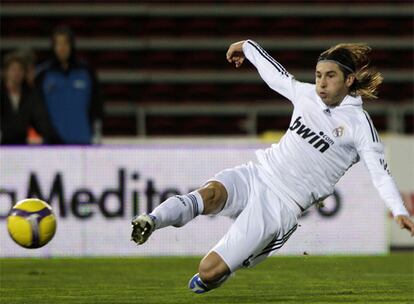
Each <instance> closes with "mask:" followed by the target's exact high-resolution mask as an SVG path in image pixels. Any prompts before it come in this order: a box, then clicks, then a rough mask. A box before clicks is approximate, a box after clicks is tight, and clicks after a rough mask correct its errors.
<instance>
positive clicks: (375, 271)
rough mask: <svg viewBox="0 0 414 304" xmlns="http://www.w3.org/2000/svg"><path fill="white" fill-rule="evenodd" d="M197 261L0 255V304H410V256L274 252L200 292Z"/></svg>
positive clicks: (413, 261) (413, 294)
mask: <svg viewBox="0 0 414 304" xmlns="http://www.w3.org/2000/svg"><path fill="white" fill-rule="evenodd" d="M198 262H199V258H194V257H191V258H186V257H158V258H51V259H0V267H1V268H0V276H1V280H0V303H7V304H14V303H19V304H21V303H27V304H37V303H39V304H40V303H42V304H48V303H53V304H61V303H77V304H79V303H88V304H90V303H99V304H102V303H108V304H109V303H110V304H118V303H120V304H122V303H125V304H126V303H134V304H147V303H154V304H155V303H156V304H161V303H217V304H219V303H238V304H242V303H255V304H258V303H325V304H326V303H414V255H413V253H412V252H411V253H396V254H391V255H389V256H354V257H350V256H332V257H318V256H301V257H282V256H278V257H274V258H269V259H267V260H266V261H265V262H263V263H261V264H259V265H257V266H256V267H254V268H252V269H247V270H240V271H238V272H237V273H236V275H235V276H234V277H232V278H231V279H230V280H229V281H228V282H226V283H225V284H224V285H223V286H222V287H221V288H219V289H216V290H214V291H211V292H209V293H207V294H204V295H196V294H193V293H191V292H190V291H189V290H188V289H187V281H188V279H189V278H190V277H191V276H192V275H193V274H194V273H195V271H196V269H197V265H198Z"/></svg>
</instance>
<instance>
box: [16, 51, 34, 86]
mask: <svg viewBox="0 0 414 304" xmlns="http://www.w3.org/2000/svg"><path fill="white" fill-rule="evenodd" d="M18 54H19V55H20V56H21V57H23V58H24V60H25V61H26V83H27V84H28V85H29V87H30V88H34V86H35V78H36V61H37V56H36V53H35V52H34V51H33V50H31V49H22V50H19V51H18Z"/></svg>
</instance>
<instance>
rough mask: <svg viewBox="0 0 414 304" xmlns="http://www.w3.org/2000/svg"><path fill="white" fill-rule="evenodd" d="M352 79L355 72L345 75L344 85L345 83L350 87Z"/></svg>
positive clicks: (353, 79)
mask: <svg viewBox="0 0 414 304" xmlns="http://www.w3.org/2000/svg"><path fill="white" fill-rule="evenodd" d="M354 81H355V74H349V75H348V76H347V77H346V80H345V85H346V86H347V87H348V88H350V87H351V86H352V84H353V83H354Z"/></svg>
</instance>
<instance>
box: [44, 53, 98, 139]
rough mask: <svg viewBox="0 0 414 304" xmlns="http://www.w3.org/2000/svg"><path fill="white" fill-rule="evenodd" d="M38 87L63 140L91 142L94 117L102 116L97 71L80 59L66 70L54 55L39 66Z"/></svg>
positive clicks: (95, 118) (53, 123) (57, 131)
mask: <svg viewBox="0 0 414 304" xmlns="http://www.w3.org/2000/svg"><path fill="white" fill-rule="evenodd" d="M37 87H38V90H40V94H41V96H42V97H43V99H44V102H45V104H46V106H47V109H48V111H49V114H50V119H51V123H52V125H53V126H54V128H55V130H56V133H57V134H58V135H59V137H60V139H61V141H62V143H64V144H90V143H91V140H92V136H93V125H94V121H95V120H100V119H101V117H102V104H101V101H100V98H98V93H97V84H96V78H95V75H94V73H93V72H92V71H91V70H90V69H89V68H88V67H87V66H86V65H85V64H82V63H78V62H71V64H70V66H69V68H68V69H67V70H63V69H62V68H61V67H60V65H59V64H58V62H57V61H56V59H55V60H52V61H49V62H47V63H45V64H43V66H42V67H40V70H39V74H38V78H37Z"/></svg>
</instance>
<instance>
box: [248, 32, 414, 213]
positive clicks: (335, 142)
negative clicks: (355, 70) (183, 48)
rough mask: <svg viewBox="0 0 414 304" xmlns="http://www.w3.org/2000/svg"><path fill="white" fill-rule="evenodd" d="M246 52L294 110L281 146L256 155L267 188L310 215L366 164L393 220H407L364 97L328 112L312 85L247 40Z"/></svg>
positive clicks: (329, 108)
mask: <svg viewBox="0 0 414 304" xmlns="http://www.w3.org/2000/svg"><path fill="white" fill-rule="evenodd" d="M243 52H244V54H245V56H246V58H247V59H248V60H249V61H250V62H251V63H252V64H253V65H254V66H255V67H256V68H257V70H258V72H259V74H260V76H261V77H262V78H263V80H264V81H265V82H266V83H267V85H268V86H269V87H270V88H271V89H273V90H274V91H276V92H278V93H279V94H281V95H283V96H284V97H286V98H287V99H289V100H290V101H291V102H292V103H293V106H294V110H293V115H292V119H291V123H290V127H289V129H288V130H287V132H286V134H285V135H284V136H283V137H282V139H281V140H280V142H279V143H278V144H273V145H272V146H271V147H270V148H268V149H266V150H258V151H257V152H256V155H257V158H258V161H259V163H260V164H261V165H262V167H263V168H264V170H263V171H264V176H263V180H264V182H265V183H267V184H268V185H269V186H270V187H271V188H273V189H277V190H278V191H279V192H281V193H282V194H283V195H284V196H285V197H286V198H287V199H288V200H289V201H291V202H295V203H296V204H298V205H299V206H300V207H301V209H302V210H306V209H307V208H309V207H310V206H311V205H312V204H313V203H315V202H318V201H321V200H323V199H324V198H326V197H328V196H329V195H331V194H332V193H333V191H334V186H335V185H336V183H337V182H338V180H339V179H340V178H341V176H342V175H344V173H345V172H346V171H347V170H348V169H349V168H350V167H351V166H352V165H353V164H355V163H356V162H358V161H359V160H360V158H362V159H363V160H364V162H365V164H366V166H367V168H368V170H369V172H370V175H371V178H372V181H373V184H374V186H375V187H376V188H377V190H378V192H379V193H380V196H381V197H382V198H383V200H384V201H385V203H386V205H387V206H388V207H389V209H390V210H391V211H392V213H393V215H394V216H397V215H408V212H407V210H406V208H405V207H404V204H403V201H402V199H401V196H400V194H399V191H398V189H397V187H396V185H395V182H394V180H393V178H392V177H391V176H390V174H389V171H388V170H387V164H386V162H385V158H384V147H383V144H382V143H381V141H380V139H379V136H378V134H377V132H376V130H375V128H374V125H373V124H372V121H371V119H370V117H369V115H368V114H367V113H366V112H365V111H364V110H363V108H362V99H361V97H359V96H358V97H352V96H350V95H347V96H346V97H345V98H344V100H343V101H342V103H341V104H340V105H339V106H336V107H328V106H327V105H325V103H324V102H323V101H322V100H321V99H320V97H319V96H318V95H317V93H316V88H315V85H314V84H308V83H302V82H299V81H297V80H295V79H294V77H293V76H292V75H290V74H289V73H288V72H287V71H286V70H285V69H284V68H283V66H282V65H281V64H280V63H278V62H277V61H276V60H274V59H273V58H272V57H271V56H270V55H269V54H267V53H266V51H264V50H263V49H262V48H261V47H260V46H259V45H258V44H257V43H256V42H254V41H252V40H247V41H246V42H245V43H244V44H243Z"/></svg>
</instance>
